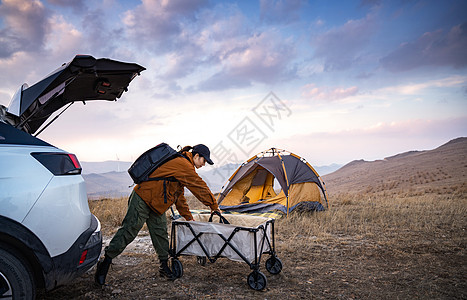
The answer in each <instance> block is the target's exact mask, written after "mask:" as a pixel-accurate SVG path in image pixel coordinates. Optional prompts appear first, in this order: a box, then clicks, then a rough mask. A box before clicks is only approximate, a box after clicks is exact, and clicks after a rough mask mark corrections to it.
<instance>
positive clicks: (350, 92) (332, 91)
mask: <svg viewBox="0 0 467 300" xmlns="http://www.w3.org/2000/svg"><path fill="white" fill-rule="evenodd" d="M357 93H358V88H357V87H356V86H352V87H349V88H343V87H336V88H330V87H316V86H315V85H314V84H312V83H311V84H307V85H305V86H304V87H303V88H302V97H303V98H310V99H316V100H325V101H337V100H341V99H345V98H348V97H351V96H355V95H356V94H357Z"/></svg>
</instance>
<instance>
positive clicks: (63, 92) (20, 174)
mask: <svg viewBox="0 0 467 300" xmlns="http://www.w3.org/2000/svg"><path fill="white" fill-rule="evenodd" d="M143 70H145V68H144V67H141V66H139V65H137V64H132V63H124V62H118V61H114V60H110V59H95V58H94V57H92V56H85V55H79V56H76V57H75V58H74V59H73V60H72V61H71V62H69V63H67V64H64V65H62V67H60V68H59V69H57V70H55V71H54V72H52V73H51V74H50V75H48V76H47V77H46V78H44V79H43V80H41V81H40V82H38V83H36V84H34V85H32V86H31V87H28V86H27V85H25V84H24V85H23V86H22V87H21V88H20V89H19V91H18V92H17V93H16V94H15V95H14V96H13V98H12V101H11V102H10V104H9V106H8V108H6V107H4V106H1V105H0V298H7V299H8V298H10V299H33V298H34V297H35V294H36V288H45V290H51V289H53V288H55V287H57V286H59V285H62V284H65V283H68V282H70V281H71V280H72V279H73V278H75V277H76V276H79V275H81V274H83V273H84V272H85V271H86V270H88V269H89V268H91V267H92V266H93V265H94V264H95V263H96V262H97V260H98V259H99V256H100V252H101V247H102V236H101V231H100V223H99V220H98V219H97V218H96V217H95V216H94V215H93V214H91V212H90V211H89V206H88V199H87V195H86V187H85V183H84V180H83V177H82V176H81V166H80V164H79V162H78V160H77V158H76V156H75V155H73V154H70V153H68V152H65V151H63V150H60V149H58V148H56V147H55V146H52V145H50V144H48V143H46V142H44V141H42V140H40V139H38V138H37V137H35V136H33V134H35V133H36V132H40V131H42V130H43V129H44V128H45V127H47V126H48V125H49V124H50V123H49V124H47V125H44V123H45V121H46V120H47V119H49V117H50V116H51V115H52V114H53V113H55V112H56V111H57V110H59V109H61V108H63V107H65V106H67V105H71V104H72V103H73V102H75V101H89V100H116V99H117V98H119V97H120V96H121V95H122V94H123V92H124V91H126V90H127V87H128V85H129V83H130V82H131V80H133V78H134V77H135V76H136V75H139V73H140V72H141V71H143ZM66 108H67V107H65V108H64V109H66ZM62 112H63V111H62Z"/></svg>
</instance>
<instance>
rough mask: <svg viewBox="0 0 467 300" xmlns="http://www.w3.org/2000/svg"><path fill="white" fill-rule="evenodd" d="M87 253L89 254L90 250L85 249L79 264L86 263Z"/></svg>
mask: <svg viewBox="0 0 467 300" xmlns="http://www.w3.org/2000/svg"><path fill="white" fill-rule="evenodd" d="M86 255H88V250H84V251H83V253H81V257H80V258H79V264H82V263H84V261H85V260H86Z"/></svg>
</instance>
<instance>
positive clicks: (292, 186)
mask: <svg viewBox="0 0 467 300" xmlns="http://www.w3.org/2000/svg"><path fill="white" fill-rule="evenodd" d="M275 180H277V182H278V183H279V185H280V187H281V190H280V192H278V193H276V191H275V190H274V181H275ZM320 191H321V193H322V196H323V197H321V193H320ZM217 202H218V203H219V207H220V209H222V210H225V211H232V212H246V213H264V212H268V211H273V210H279V211H282V212H283V213H286V214H288V213H289V212H291V211H292V210H294V209H295V208H297V207H301V208H303V209H306V210H315V211H321V210H325V209H326V208H327V207H328V201H327V194H326V188H325V185H324V182H323V181H322V180H321V178H320V177H319V175H318V173H317V172H316V171H315V170H314V169H313V167H312V166H311V165H310V164H309V163H308V162H306V160H305V159H304V158H301V157H300V156H298V155H295V154H293V153H291V152H288V151H285V150H280V149H276V148H271V149H268V150H266V151H263V152H261V153H259V154H257V155H255V156H253V157H252V158H250V159H249V160H248V161H246V162H245V163H243V164H242V165H241V166H240V167H239V168H238V169H237V170H236V171H235V172H234V174H233V175H232V176H231V177H230V179H229V182H228V184H227V185H226V186H225V188H223V190H222V192H221V193H220V194H219V197H218V199H217Z"/></svg>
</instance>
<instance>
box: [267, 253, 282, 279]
mask: <svg viewBox="0 0 467 300" xmlns="http://www.w3.org/2000/svg"><path fill="white" fill-rule="evenodd" d="M266 270H268V272H269V273H271V274H274V275H276V274H279V273H280V272H281V271H282V261H281V260H280V259H279V257H277V256H271V257H270V258H268V259H267V260H266Z"/></svg>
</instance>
